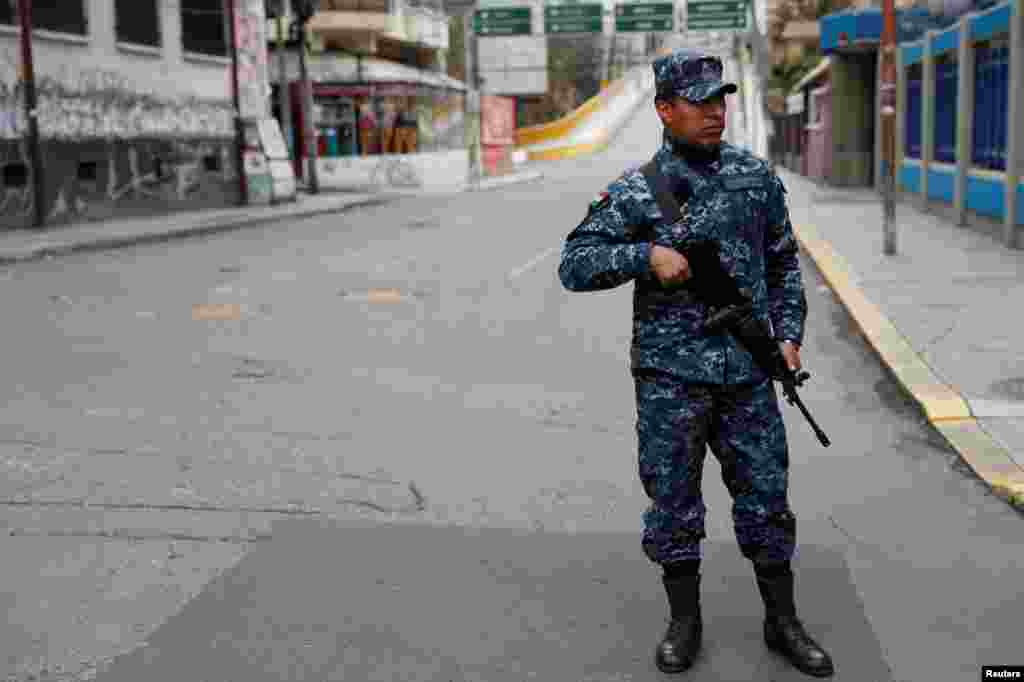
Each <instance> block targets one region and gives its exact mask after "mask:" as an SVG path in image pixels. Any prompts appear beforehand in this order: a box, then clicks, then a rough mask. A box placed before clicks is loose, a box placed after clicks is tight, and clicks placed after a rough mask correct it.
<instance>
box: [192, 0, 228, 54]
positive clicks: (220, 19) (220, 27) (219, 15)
mask: <svg viewBox="0 0 1024 682" xmlns="http://www.w3.org/2000/svg"><path fill="white" fill-rule="evenodd" d="M181 46H182V48H183V49H184V50H185V52H193V53H196V54H206V55H213V56H216V57H226V56H227V54H228V41H227V27H226V26H225V25H224V6H223V2H222V0H181Z"/></svg>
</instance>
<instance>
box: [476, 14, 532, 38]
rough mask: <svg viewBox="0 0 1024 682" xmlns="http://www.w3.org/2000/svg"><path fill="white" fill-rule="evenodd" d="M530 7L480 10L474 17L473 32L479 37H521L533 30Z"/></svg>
mask: <svg viewBox="0 0 1024 682" xmlns="http://www.w3.org/2000/svg"><path fill="white" fill-rule="evenodd" d="M531 19H532V17H531V8H530V7H494V8H489V9H479V10H477V11H476V13H475V14H474V15H473V32H474V33H476V34H477V35H478V36H521V35H529V34H530V33H531V30H532V21H531Z"/></svg>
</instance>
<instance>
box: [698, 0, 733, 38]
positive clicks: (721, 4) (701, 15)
mask: <svg viewBox="0 0 1024 682" xmlns="http://www.w3.org/2000/svg"><path fill="white" fill-rule="evenodd" d="M746 27H747V3H746V0H689V2H688V3H687V4H686V28H687V30H689V31H701V30H708V31H715V30H724V29H745V28H746Z"/></svg>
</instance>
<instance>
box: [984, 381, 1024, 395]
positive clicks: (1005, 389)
mask: <svg viewBox="0 0 1024 682" xmlns="http://www.w3.org/2000/svg"><path fill="white" fill-rule="evenodd" d="M991 388H992V391H993V392H995V393H998V394H999V395H1002V396H1005V397H1007V398H1011V399H1013V400H1024V377H1011V378H1009V379H1002V380H1000V381H997V382H995V383H994V384H992V386H991Z"/></svg>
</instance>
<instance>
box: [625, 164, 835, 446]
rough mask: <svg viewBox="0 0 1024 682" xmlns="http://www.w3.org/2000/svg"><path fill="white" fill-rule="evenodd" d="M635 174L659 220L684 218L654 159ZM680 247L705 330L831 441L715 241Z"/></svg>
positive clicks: (798, 376)
mask: <svg viewBox="0 0 1024 682" xmlns="http://www.w3.org/2000/svg"><path fill="white" fill-rule="evenodd" d="M640 172H641V173H642V174H643V176H644V178H645V179H646V180H647V184H648V186H649V187H650V189H651V192H652V193H653V195H654V199H655V201H657V203H658V208H659V209H660V211H661V213H662V219H663V220H666V221H668V222H671V223H675V222H679V221H681V220H683V219H684V218H683V214H682V210H681V207H680V202H679V200H678V199H677V198H676V197H675V196H674V195H673V194H672V192H671V191H670V189H669V187H668V183H667V182H666V181H665V178H664V176H663V175H662V174H661V172H660V171H659V170H658V164H657V157H655V158H654V159H651V160H650V161H649V162H647V163H645V164H644V165H643V166H641V167H640ZM682 194H683V203H685V202H686V201H687V200H688V199H689V198H690V188H689V187H688V186H686V187H683V188H682ZM679 251H680V252H681V253H682V254H683V255H684V256H685V257H686V260H687V261H688V262H689V264H690V271H691V274H692V276H691V278H690V279H689V280H687V282H686V284H684V285H683V286H684V287H686V288H688V289H690V290H691V291H692V292H693V293H694V295H695V296H696V297H697V299H698V300H700V301H701V302H703V303H704V304H705V305H707V306H709V307H710V308H712V309H713V310H714V312H713V313H712V314H711V315H710V316H709V317H708V318H707V319H706V320H705V321H704V325H703V328H704V332H705V333H706V334H718V333H721V332H722V331H727V332H728V333H730V334H732V335H733V338H735V339H736V341H737V342H738V343H739V344H740V345H741V346H743V347H744V348H746V349H747V351H748V352H749V353H750V354H751V356H753V358H754V362H755V363H757V365H758V366H760V367H761V368H762V369H763V370H764V371H765V372H766V373H767V374H768V376H770V377H771V378H772V379H773V380H774V381H778V382H779V383H781V384H782V393H783V395H785V396H786V401H787V402H788V403H789V404H790V405H796V406H797V408H799V410H800V412H801V414H803V416H804V419H806V420H807V423H809V424H810V425H811V428H812V429H813V430H814V435H815V436H817V437H818V442H820V443H821V444H822V445H823V446H824V447H826V448H827V447H828V446H829V445H830V444H831V441H829V439H828V436H826V435H825V432H824V431H822V430H821V427H820V426H818V422H816V421H814V417H812V416H811V413H810V411H809V410H808V409H807V406H806V405H804V402H803V401H802V400H800V394H799V393H797V388H799V387H800V386H802V385H803V383H804V382H805V381H807V380H808V379H810V378H811V373H810V372H804V371H801V372H796V371H794V370H791V369H790V368H789V367H788V366H787V365H786V360H785V358H783V357H782V350H781V349H780V348H779V344H778V342H777V341H776V340H775V338H774V335H773V334H772V332H771V329H769V328H768V325H767V324H765V322H764V321H763V320H761V319H760V318H759V317H758V316H757V315H756V314H754V306H753V302H752V301H751V293H750V292H749V291H747V290H744V289H740V288H739V287H737V286H736V282H735V281H733V279H732V277H730V276H729V273H728V272H726V271H725V268H723V267H722V261H721V260H720V259H719V257H718V245H717V244H716V243H715V242H712V241H692V242H689V243H687V244H684V245H681V246H680V247H679Z"/></svg>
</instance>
